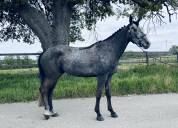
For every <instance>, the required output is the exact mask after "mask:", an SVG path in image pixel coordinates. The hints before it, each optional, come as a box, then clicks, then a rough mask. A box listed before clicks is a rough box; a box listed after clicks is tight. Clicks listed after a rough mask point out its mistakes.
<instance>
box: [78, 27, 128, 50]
mask: <svg viewBox="0 0 178 128" xmlns="http://www.w3.org/2000/svg"><path fill="white" fill-rule="evenodd" d="M126 27H127V26H125V25H124V26H123V27H121V28H120V29H119V30H117V31H116V32H114V33H113V34H112V35H111V36H109V37H108V38H106V39H104V40H100V41H98V42H96V43H94V44H92V45H89V46H87V47H81V48H79V49H80V50H84V49H89V48H91V47H93V46H95V45H96V46H97V45H99V44H102V42H105V41H108V40H111V39H112V38H114V37H115V36H116V35H117V34H118V33H120V32H121V31H123V30H124V28H126Z"/></svg>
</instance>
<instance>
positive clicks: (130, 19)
mask: <svg viewBox="0 0 178 128" xmlns="http://www.w3.org/2000/svg"><path fill="white" fill-rule="evenodd" d="M129 22H130V24H132V23H133V17H132V16H131V15H130V17H129Z"/></svg>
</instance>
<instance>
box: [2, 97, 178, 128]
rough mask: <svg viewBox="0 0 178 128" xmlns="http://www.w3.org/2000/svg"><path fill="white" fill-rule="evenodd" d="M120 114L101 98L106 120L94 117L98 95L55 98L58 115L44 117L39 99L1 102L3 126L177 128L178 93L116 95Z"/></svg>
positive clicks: (9, 127)
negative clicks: (10, 102)
mask: <svg viewBox="0 0 178 128" xmlns="http://www.w3.org/2000/svg"><path fill="white" fill-rule="evenodd" d="M112 100H113V107H114V108H115V110H116V112H117V113H118V115H119V118H116V119H113V118H111V117H110V115H109V112H108V111H107V109H106V100H105V98H104V97H103V98H102V101H101V111H102V113H103V116H104V118H105V121H103V122H98V121H96V120H95V116H96V115H95V113H94V104H95V98H84V99H63V100H56V101H54V107H55V110H56V111H57V112H58V113H59V114H60V116H59V117H55V118H50V120H47V121H46V120H43V117H42V112H43V109H41V108H38V107H37V102H30V103H14V104H0V128H178V94H161V95H145V96H126V97H113V99H112Z"/></svg>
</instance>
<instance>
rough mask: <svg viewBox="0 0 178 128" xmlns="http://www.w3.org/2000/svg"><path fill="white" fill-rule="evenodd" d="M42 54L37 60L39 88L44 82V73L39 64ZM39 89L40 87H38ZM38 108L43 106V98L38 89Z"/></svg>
mask: <svg viewBox="0 0 178 128" xmlns="http://www.w3.org/2000/svg"><path fill="white" fill-rule="evenodd" d="M43 53H44V52H42V53H41V54H40V56H39V58H38V68H39V77H40V80H41V86H42V85H43V81H44V78H45V73H44V70H43V68H42V66H41V63H40V60H41V57H42V55H43ZM40 88H41V87H40ZM39 91H40V92H39V104H38V105H39V106H44V100H43V97H42V94H41V90H40V89H39Z"/></svg>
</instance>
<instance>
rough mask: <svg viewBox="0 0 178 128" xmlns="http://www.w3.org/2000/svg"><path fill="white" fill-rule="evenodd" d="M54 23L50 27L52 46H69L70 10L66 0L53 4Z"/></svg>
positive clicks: (59, 0) (57, 0)
mask: <svg viewBox="0 0 178 128" xmlns="http://www.w3.org/2000/svg"><path fill="white" fill-rule="evenodd" d="M53 11H54V12H53V14H54V21H53V25H52V39H53V44H54V45H57V44H62V45H68V44H69V32H70V19H71V16H72V8H71V6H70V5H69V3H68V1H67V0H56V1H55V2H54V10H53Z"/></svg>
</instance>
